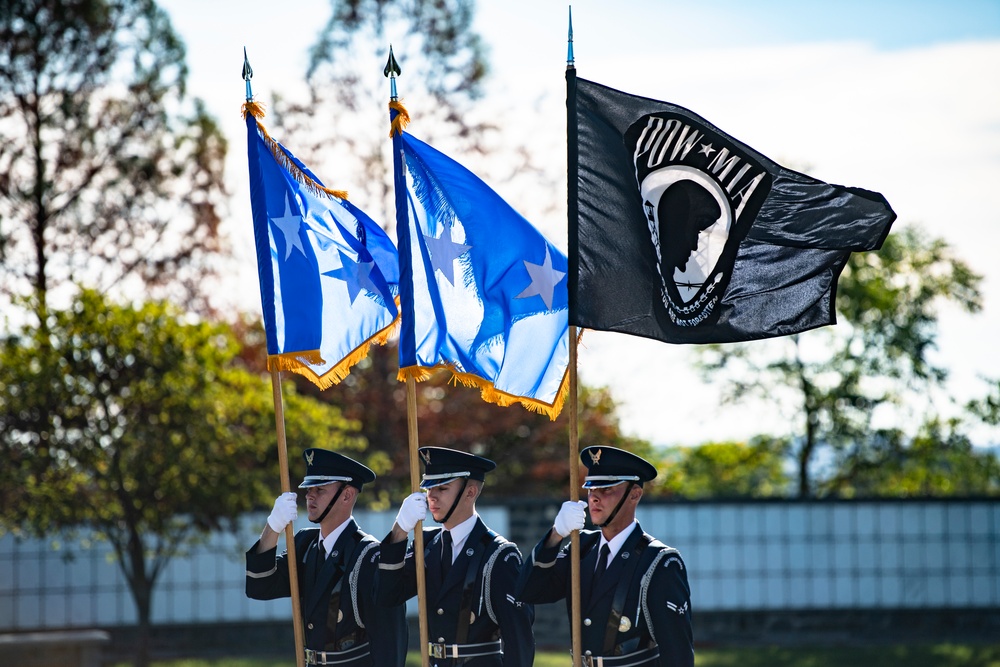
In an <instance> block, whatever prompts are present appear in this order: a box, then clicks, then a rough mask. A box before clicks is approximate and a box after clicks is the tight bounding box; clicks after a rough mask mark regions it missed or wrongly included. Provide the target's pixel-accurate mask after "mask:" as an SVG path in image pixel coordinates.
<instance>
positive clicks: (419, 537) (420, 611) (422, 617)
mask: <svg viewBox="0 0 1000 667" xmlns="http://www.w3.org/2000/svg"><path fill="white" fill-rule="evenodd" d="M406 427H407V428H406V430H407V433H408V435H409V441H410V489H411V491H413V492H416V491H418V490H420V457H419V455H418V453H417V449H418V448H419V447H420V441H419V438H418V437H417V382H416V380H414V379H413V377H412V376H407V377H406ZM413 557H414V559H415V560H414V562H415V563H416V570H417V619H418V621H419V624H420V664H421V665H423V667H429V665H430V656H429V654H428V644H427V641H428V640H427V632H428V628H427V605H426V604H425V601H426V600H427V578H426V574H427V572H426V570H425V569H424V522H423V521H418V522H417V525H416V526H415V527H414V528H413Z"/></svg>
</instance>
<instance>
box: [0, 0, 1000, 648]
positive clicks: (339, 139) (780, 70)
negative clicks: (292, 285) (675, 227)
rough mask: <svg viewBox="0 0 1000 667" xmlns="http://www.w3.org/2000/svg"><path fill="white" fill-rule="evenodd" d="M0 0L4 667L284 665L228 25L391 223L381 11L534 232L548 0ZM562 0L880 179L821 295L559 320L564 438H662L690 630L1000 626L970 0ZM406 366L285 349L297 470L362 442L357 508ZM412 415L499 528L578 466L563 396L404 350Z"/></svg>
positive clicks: (365, 522)
mask: <svg viewBox="0 0 1000 667" xmlns="http://www.w3.org/2000/svg"><path fill="white" fill-rule="evenodd" d="M0 7H2V8H0V139H2V141H0V459H2V460H3V464H2V466H0V647H3V648H6V649H9V650H10V651H14V650H23V651H24V653H23V655H30V656H32V657H31V658H30V659H32V660H39V661H43V660H47V661H48V662H35V663H29V662H17V664H72V663H71V662H69V661H76V662H77V663H78V664H103V663H107V664H114V663H118V662H129V663H131V664H136V665H146V664H150V663H151V662H155V661H160V660H180V659H183V658H196V659H204V660H219V659H221V658H223V657H233V656H238V657H240V658H246V659H248V660H250V659H255V658H261V659H269V657H270V656H284V658H285V661H286V664H287V663H290V662H291V661H290V660H288V657H289V656H291V655H292V643H291V623H290V619H289V617H290V604H285V603H281V602H275V603H261V602H254V601H249V600H246V599H245V598H244V596H243V571H244V568H243V565H242V561H243V555H242V554H243V551H244V550H245V549H246V548H248V547H249V546H250V545H251V544H252V543H253V541H254V539H255V537H256V535H257V534H258V533H259V530H260V528H261V526H262V524H263V520H264V517H265V516H266V511H267V508H268V507H269V506H270V504H271V502H272V500H273V498H274V496H275V495H277V493H278V492H279V491H280V481H279V473H278V454H277V447H276V441H275V435H274V434H275V425H274V408H273V403H272V396H271V391H270V386H269V383H268V373H267V370H266V349H265V345H264V335H263V330H262V328H261V323H260V306H261V304H260V292H259V289H258V283H257V279H256V274H255V272H256V256H255V251H254V244H253V232H252V224H251V216H250V203H249V202H250V199H249V188H248V179H247V171H246V170H247V161H246V157H245V156H246V153H245V146H246V143H245V141H246V140H245V138H244V137H245V126H244V124H243V120H242V118H241V117H240V105H241V104H242V102H243V101H244V97H245V94H244V84H243V81H242V79H241V78H237V76H238V71H239V69H240V68H242V65H243V49H244V48H246V52H247V55H248V57H249V62H250V64H251V65H252V67H253V72H254V77H253V79H252V85H253V92H254V94H255V97H256V99H257V100H259V101H261V102H263V103H264V104H265V106H266V110H267V116H266V117H265V118H264V119H263V121H262V122H263V123H264V124H265V125H266V126H267V128H268V131H269V133H270V134H271V136H273V137H274V138H276V139H277V140H278V141H281V142H282V143H283V144H284V145H286V146H288V147H289V148H290V149H291V150H292V151H294V152H295V153H296V154H297V155H298V156H299V157H300V158H302V159H303V160H304V161H305V162H306V163H307V164H309V165H310V167H311V168H312V170H313V171H314V172H315V173H317V174H318V175H319V176H320V177H321V178H322V179H323V180H324V182H325V183H326V184H327V185H328V186H330V187H333V188H337V189H345V190H347V191H348V192H349V193H350V195H349V196H350V199H351V201H352V202H353V203H354V204H355V205H357V206H358V207H360V208H362V209H363V210H365V211H366V212H367V213H368V214H369V215H370V216H372V217H373V218H374V219H375V220H377V221H379V222H381V223H382V224H383V226H384V227H385V228H386V229H387V231H388V232H389V234H390V236H394V231H393V220H394V209H393V204H392V181H391V167H390V165H391V155H390V146H389V143H388V140H387V134H388V123H387V120H388V118H387V108H386V104H387V100H388V96H389V90H388V82H387V81H386V80H385V79H384V77H383V76H382V68H383V66H384V65H385V61H386V57H387V53H388V46H389V44H390V43H391V44H392V46H393V50H394V53H395V55H396V58H397V60H398V61H399V63H400V66H401V67H402V70H403V74H402V75H401V76H400V77H399V79H398V87H399V93H400V96H401V98H402V100H403V102H404V104H405V105H406V106H407V109H408V110H409V112H410V114H411V117H412V119H413V120H412V123H411V125H410V127H409V131H410V132H411V133H413V134H414V135H416V136H418V137H420V138H421V139H423V140H425V141H427V142H429V143H431V144H433V145H434V146H435V147H437V148H438V149H439V150H442V151H444V152H445V153H447V154H449V155H451V156H453V157H455V158H457V159H459V160H460V161H461V162H463V163H464V164H465V165H466V166H468V167H469V168H470V169H472V170H473V171H474V172H476V173H477V174H478V175H480V176H481V177H482V178H483V179H484V180H486V181H487V182H488V183H490V185H491V186H493V187H494V188H495V189H496V190H497V191H498V192H499V193H500V194H501V195H502V196H503V197H504V198H505V199H507V201H509V202H510V203H511V204H512V205H513V206H514V207H515V208H517V209H518V210H519V211H520V212H521V213H523V214H524V215H525V216H526V217H527V218H528V219H529V220H531V221H532V222H533V223H534V224H535V225H536V226H537V227H538V228H539V229H540V230H541V231H542V232H543V233H544V234H545V235H546V236H547V237H548V238H549V239H550V240H551V241H552V242H553V243H554V244H555V245H556V246H557V247H560V248H562V249H563V250H565V249H566V245H567V241H566V204H565V202H566V195H565V193H566V176H565V174H566V161H565V155H566V140H565V102H564V100H565V84H564V81H563V71H564V69H565V60H566V46H567V44H566V37H567V18H568V17H567V14H568V11H567V6H566V5H565V4H560V3H548V2H547V3H539V2H534V3H528V2H522V1H520V0H516V1H510V2H504V3H487V2H471V1H460V0H436V1H434V2H429V1H427V0H379V1H364V0H356V1H346V0H332V1H330V0H301V1H300V2H296V3H294V5H289V6H277V7H276V6H274V5H273V3H264V2H259V1H248V2H240V3H236V2H229V1H219V2H213V3H201V2H193V1H190V0H168V1H165V2H160V3H155V2H152V1H151V0H73V1H70V0H23V1H9V2H3V3H0ZM572 11H573V27H574V46H575V56H576V66H577V69H578V72H579V75H580V76H581V77H584V78H587V79H590V80H594V81H598V82H600V83H603V84H605V85H608V86H611V87H614V88H618V89H621V90H625V91H627V92H630V93H634V94H639V95H643V96H647V97H651V98H655V99H662V100H668V101H670V102H673V103H676V104H680V105H683V106H685V107H687V108H689V109H691V110H693V111H695V112H696V113H698V114H700V115H701V116H703V117H705V118H706V119H708V120H709V121H710V122H712V123H713V124H715V125H717V126H718V127H720V128H722V129H723V130H724V131H726V132H727V133H729V134H731V135H732V136H734V137H736V138H738V139H740V140H741V141H744V142H745V143H747V144H749V145H750V146H752V147H754V148H755V149H757V150H758V151H760V152H762V153H764V154H765V155H767V156H769V157H770V158H772V159H774V160H777V161H778V162H780V163H782V164H784V165H785V166H787V167H790V168H793V169H796V170H798V171H803V172H805V173H808V174H810V175H812V176H815V177H816V178H819V179H822V180H825V181H829V182H833V183H839V184H843V185H847V186H856V187H863V188H866V189H870V190H875V191H878V192H881V193H882V194H884V195H885V196H886V198H887V199H888V200H889V202H890V203H891V204H892V206H893V208H894V209H895V211H896V212H897V213H898V215H899V219H898V220H897V222H896V223H895V224H894V226H893V233H892V234H891V235H890V236H889V238H888V239H887V241H886V243H885V245H884V247H883V248H882V250H880V251H879V252H872V253H864V254H855V255H853V256H852V257H851V260H850V262H849V264H848V267H847V268H846V269H845V271H844V273H843V275H842V277H841V280H840V284H839V289H838V292H837V311H838V324H837V325H836V326H834V327H826V328H823V329H820V330H816V331H811V332H808V333H804V334H800V335H797V336H792V337H787V338H782V339H775V340H770V341H762V342H755V343H750V344H738V345H725V346H670V345H665V344H661V343H657V342H654V341H648V340H643V339H638V338H633V337H626V336H622V335H616V334H610V333H603V332H591V331H588V332H586V333H585V335H584V338H583V341H582V347H581V350H580V357H579V371H580V378H581V383H582V386H581V389H580V399H579V403H580V405H579V409H580V424H579V427H580V442H581V444H582V445H588V444H606V445H611V446H617V447H623V448H626V449H630V450H632V451H635V452H637V453H639V454H641V455H642V456H644V457H646V458H648V459H649V460H651V461H653V462H655V463H656V464H657V468H658V470H659V472H660V474H659V476H658V477H657V479H656V480H655V481H654V482H653V483H652V484H651V485H650V486H649V488H647V489H646V495H645V496H644V500H643V503H642V505H641V506H640V510H641V512H642V513H641V515H640V517H639V519H640V521H641V523H642V525H643V527H644V529H645V530H646V531H647V532H650V533H652V534H654V535H655V536H656V537H658V538H659V539H661V540H663V541H665V542H667V543H668V544H671V545H672V546H675V547H677V548H678V549H680V551H681V552H682V553H683V554H684V556H685V561H686V562H687V563H688V567H689V570H690V580H691V585H692V598H693V604H694V619H695V620H694V622H695V637H696V642H697V644H698V649H699V650H698V663H699V664H700V665H709V664H727V663H725V660H727V659H738V660H740V661H741V662H742V663H743V664H754V663H753V662H752V660H754V659H757V658H755V656H761V657H760V658H759V659H760V660H761V661H762V662H761V664H763V663H764V662H766V663H767V664H771V665H774V664H833V661H837V662H843V660H845V659H847V660H853V661H854V662H859V661H860V662H862V663H864V662H865V661H869V664H885V663H886V662H887V661H888V662H896V661H902V660H906V661H908V662H911V663H915V664H919V660H922V659H926V660H927V661H928V662H927V664H930V663H931V662H933V663H934V664H938V665H939V664H993V663H991V661H993V662H994V663H995V662H1000V647H998V644H997V640H996V637H998V636H1000V539H998V534H1000V503H998V502H997V498H998V494H1000V460H998V454H1000V449H998V444H1000V354H997V352H996V342H995V341H996V332H997V331H998V330H1000V296H998V295H1000V292H998V281H1000V273H998V271H1000V269H998V268H997V267H998V266H1000V263H998V262H997V261H996V259H995V254H996V252H997V248H998V240H1000V233H998V231H997V230H998V229H1000V215H998V213H997V207H996V205H995V201H994V200H995V195H994V192H995V184H996V182H997V179H998V177H1000V86H998V85H997V83H996V71H997V70H998V67H1000V4H998V3H996V2H995V1H990V0H981V1H976V0H967V1H957V2H949V3H943V2H940V3H939V2H916V3H915V2H892V1H888V0H886V1H884V2H875V3H872V2H856V1H854V0H849V1H846V2H840V3H836V4H833V3H829V4H827V3H823V4H820V3H793V2H787V1H784V0H764V1H762V2H757V3H752V4H748V3H738V2H730V1H729V0H713V1H711V2H702V3H685V2H653V1H647V2H640V1H628V2H621V3H615V5H614V6H613V7H612V5H610V4H609V3H602V2H598V1H597V0H586V1H581V2H577V3H574V5H573V10H572ZM397 370H398V361H397V354H396V348H395V344H394V342H392V341H390V344H389V345H388V346H385V347H375V348H373V349H372V352H371V354H370V355H369V357H368V359H366V360H365V361H363V362H362V363H361V364H359V365H358V366H357V367H355V369H354V370H353V371H352V372H351V374H350V375H349V376H348V378H347V379H346V380H345V381H344V382H342V383H341V384H339V385H336V386H334V387H332V388H330V389H328V390H325V391H322V392H321V391H319V390H318V389H317V388H316V387H315V386H314V385H312V384H310V383H308V382H306V381H304V380H302V378H300V377H298V376H292V375H290V374H286V376H285V377H284V387H283V392H284V400H285V406H284V411H285V423H286V430H287V433H288V448H289V455H290V462H291V466H290V467H291V471H290V472H291V478H292V479H291V481H292V482H293V486H294V485H296V484H297V483H298V479H299V477H300V476H301V472H302V464H301V452H302V450H303V449H306V448H308V447H312V446H321V447H328V448H331V449H337V450H341V451H345V452H346V453H349V454H350V455H352V456H355V457H358V458H359V459H360V460H363V461H365V462H366V463H367V464H368V465H369V466H370V467H371V468H373V469H374V470H375V471H376V472H377V474H378V480H377V481H376V483H375V484H373V485H372V486H371V487H370V488H366V490H365V493H364V494H363V496H362V501H363V502H364V503H365V507H364V509H363V510H359V513H358V518H359V522H360V523H361V525H362V527H363V528H364V529H365V530H367V531H368V532H371V533H372V534H375V535H376V536H379V537H381V535H383V534H384V533H385V532H387V531H388V527H389V526H390V525H391V522H392V517H393V516H394V513H395V506H396V504H397V503H398V502H399V501H400V500H401V499H402V497H403V496H404V495H405V494H406V492H407V491H408V489H409V467H408V453H407V449H406V443H407V432H406V408H405V391H404V389H403V386H402V385H401V384H399V383H397V381H396V372H397ZM418 413H419V428H420V442H421V444H422V445H436V446H445V447H456V448H460V449H465V450H469V451H473V452H475V453H477V454H480V455H483V456H487V457H489V458H492V459H494V460H496V461H497V462H498V464H499V467H498V470H497V472H496V473H495V474H494V475H493V476H492V477H491V480H490V483H489V484H488V486H487V488H486V491H485V494H484V501H485V503H486V506H485V507H484V508H483V514H484V518H486V517H487V515H488V517H489V518H488V521H487V522H488V523H490V524H491V525H492V526H493V527H494V528H495V529H497V530H498V531H499V532H501V533H502V534H505V535H507V536H508V537H509V538H511V539H513V540H515V541H516V542H517V543H518V544H519V546H520V548H521V550H522V552H524V551H526V550H528V549H530V548H531V547H532V546H533V545H534V543H535V541H536V540H537V539H539V538H540V537H541V536H542V534H543V533H544V532H545V530H546V528H547V526H548V525H549V522H551V519H552V517H553V516H554V514H555V511H556V509H557V507H558V503H559V502H561V500H563V499H565V498H566V497H567V496H568V494H569V489H568V482H569V456H568V451H567V443H568V426H567V415H566V414H565V413H564V414H563V415H561V416H560V417H559V418H558V419H557V420H555V421H549V420H548V418H547V417H544V416H541V415H537V414H533V413H530V412H527V411H525V410H523V409H522V408H520V407H517V406H514V407H510V408H499V407H496V406H493V405H490V404H487V403H485V402H483V401H482V400H480V398H479V396H478V393H477V392H476V391H475V390H472V389H467V388H463V387H454V386H452V385H450V384H448V382H447V381H446V379H445V378H444V377H435V378H432V379H431V380H429V381H427V382H423V383H420V384H419V385H418ZM300 523H302V524H304V523H305V522H301V521H300ZM566 626H567V624H566V620H565V610H564V608H563V607H562V606H561V605H551V606H549V607H548V608H544V609H541V608H540V610H539V614H538V621H537V623H536V638H537V639H538V641H539V646H540V648H545V649H550V650H551V651H553V652H554V653H555V654H557V655H560V656H564V654H565V650H566V647H567V646H568V639H567V638H566V637H567V634H566V633H567V627H566ZM413 635H415V632H413V633H411V636H413ZM543 637H544V638H545V639H544V640H542V639H541V638H543ZM917 645H919V646H923V647H925V648H924V649H922V652H921V653H920V654H919V655H917V654H913V653H899V651H901V650H903V649H901V648H900V647H903V646H909V647H913V646H917ZM942 646H945V647H949V648H941V647H942ZM39 647H45V648H46V651H39V650H38V648H39ZM63 649H65V651H68V653H56V654H52V651H53V650H63ZM844 649H856V650H859V651H869V650H871V651H876V650H877V651H881V652H880V653H860V654H849V655H847V656H846V657H845V654H843V653H841V652H839V651H842V650H844ZM2 650H3V649H2V648H0V651H2ZM907 650H913V649H912V648H911V649H907ZM70 653H72V654H73V655H74V656H75V657H67V656H69V655H70ZM6 655H15V654H14V653H6ZM16 655H22V653H18V654H16ZM734 656H735V657H734ZM817 656H818V657H817ZM859 656H860V657H859ZM28 659H29V658H24V660H28ZM561 659H562V660H563V661H564V662H565V661H566V660H565V658H564V657H562V658H561ZM18 660H20V658H18ZM87 660H90V661H92V662H89V663H87V662H86V661H87ZM712 660H717V661H721V662H711V661H712ZM782 660H784V662H782ZM815 660H828V661H830V662H828V663H817V662H814V661H815ZM810 661H813V662H810ZM12 664H14V663H12ZM241 664H242V663H241ZM247 664H249V663H247ZM560 664H561V663H560Z"/></svg>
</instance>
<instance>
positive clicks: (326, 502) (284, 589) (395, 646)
mask: <svg viewBox="0 0 1000 667" xmlns="http://www.w3.org/2000/svg"><path fill="white" fill-rule="evenodd" d="M303 458H304V459H305V461H306V474H305V477H304V478H303V480H302V483H301V484H300V485H299V488H300V489H305V496H306V506H307V508H308V513H309V520H310V521H311V522H313V523H315V524H318V528H307V529H304V530H300V531H298V532H297V533H296V534H295V553H296V554H297V556H296V557H297V559H298V568H297V572H298V582H299V591H300V595H301V598H302V615H303V617H304V620H305V654H306V656H305V657H306V660H305V662H306V664H309V665H338V667H402V665H403V663H404V661H405V659H406V642H407V631H406V616H405V608H404V607H403V605H402V604H398V605H394V606H391V607H389V608H386V607H381V606H379V605H377V604H376V602H375V599H374V580H375V576H376V573H377V571H378V558H379V543H378V541H377V540H376V539H375V538H374V537H372V536H371V535H368V534H367V533H365V532H364V531H362V530H361V528H360V527H359V526H358V523H357V522H356V521H355V520H354V517H353V516H352V512H353V509H354V505H355V502H356V501H357V499H358V495H359V494H360V493H361V490H362V487H363V486H364V485H365V484H368V483H370V482H373V481H375V473H374V472H372V471H371V470H370V469H369V468H368V467H367V466H365V465H362V464H361V463H358V462H357V461H355V460H353V459H351V458H349V457H347V456H344V455H343V454H339V453H337V452H332V451H329V450H326V449H307V450H306V451H305V452H304V453H303ZM297 512H298V510H297V507H296V496H295V494H294V493H291V492H290V493H283V494H281V495H280V496H278V498H277V499H276V500H275V501H274V508H273V509H272V511H271V514H270V515H269V516H268V518H267V525H265V526H264V530H263V532H262V533H261V535H260V539H259V540H258V541H257V542H256V543H255V544H254V545H253V546H252V547H250V550H249V551H247V554H246V561H247V573H246V593H247V597H250V598H253V599H255V600H273V599H275V598H282V597H288V596H289V595H291V588H290V584H289V576H290V574H289V571H290V568H289V560H288V554H280V555H278V553H277V545H278V535H279V534H280V533H281V532H282V531H283V530H284V529H285V526H287V525H288V524H289V523H290V522H291V521H292V520H293V519H294V518H295V516H296V514H297Z"/></svg>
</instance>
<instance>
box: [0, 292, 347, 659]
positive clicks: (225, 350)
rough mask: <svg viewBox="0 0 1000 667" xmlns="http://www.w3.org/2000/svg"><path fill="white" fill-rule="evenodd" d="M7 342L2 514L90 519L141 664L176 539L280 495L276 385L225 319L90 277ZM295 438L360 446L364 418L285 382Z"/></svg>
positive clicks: (33, 526) (1, 402) (40, 523)
mask: <svg viewBox="0 0 1000 667" xmlns="http://www.w3.org/2000/svg"><path fill="white" fill-rule="evenodd" d="M46 324H47V327H46V329H47V332H46V333H43V332H42V330H41V329H40V328H31V327H27V326H26V327H23V328H21V329H20V330H19V331H18V332H17V333H13V334H10V335H8V336H7V337H5V338H4V339H3V341H2V345H0V459H2V460H3V461H4V465H3V473H2V477H0V501H2V502H0V525H3V526H6V527H7V528H9V529H15V530H21V531H26V532H29V533H31V534H37V535H47V534H51V533H52V532H55V531H60V530H70V529H73V528H76V527H85V528H89V529H93V530H95V531H97V532H98V534H99V535H102V536H103V537H104V538H106V539H107V540H108V541H109V542H110V543H111V545H112V547H113V549H114V551H115V553H116V554H117V556H118V562H119V565H120V567H121V570H122V572H123V574H124V575H125V578H126V580H127V581H128V584H129V589H130V591H131V593H132V596H133V599H134V601H135V605H136V611H137V616H138V626H139V636H140V641H139V646H138V648H137V655H136V664H137V665H145V664H147V663H148V659H149V654H148V637H149V627H150V608H151V607H150V605H151V596H152V592H153V589H154V586H155V585H156V582H157V577H158V576H159V575H160V573H161V572H162V571H163V569H164V567H165V566H166V564H167V563H168V561H169V560H170V558H171V557H173V556H174V555H175V554H177V553H178V551H179V550H181V549H183V548H184V546H185V544H186V543H188V542H190V541H191V540H193V539H196V538H197V537H198V536H199V535H202V534H204V533H207V532H208V531H211V530H216V529H219V528H225V527H228V526H230V525H231V522H232V521H233V520H234V519H235V518H236V517H238V516H239V514H240V513H242V512H246V511H248V510H251V509H256V508H258V507H260V506H262V505H264V503H270V500H271V499H272V498H273V497H274V496H275V495H276V494H277V488H278V487H279V484H278V474H277V450H276V448H275V446H274V432H275V430H274V417H273V408H272V399H271V390H270V385H269V383H268V382H266V381H265V380H264V379H262V378H261V377H260V376H259V375H255V374H253V373H250V372H248V371H247V370H246V369H244V368H242V367H240V365H239V364H237V363H234V360H235V359H236V356H235V355H236V352H237V349H238V345H237V343H236V340H235V339H234V337H233V335H232V334H231V333H230V331H229V330H228V329H227V328H226V327H224V326H221V325H218V324H210V323H207V322H195V321H192V320H191V319H190V318H187V317H184V316H182V315H181V314H180V313H179V312H178V311H177V309H176V308H173V307H171V306H168V305H166V304H164V303H162V302H158V303H148V304H146V305H143V306H140V307H131V306H119V305H114V304H112V303H110V302H108V301H107V300H106V299H105V298H104V297H103V296H102V295H100V294H98V293H97V292H95V291H91V290H83V291H82V292H81V294H80V295H79V298H78V299H77V300H76V301H75V302H74V304H73V307H72V308H70V309H67V310H64V311H57V310H54V309H53V310H51V311H50V313H49V315H48V321H47V322H46ZM284 394H285V402H286V410H287V412H286V430H287V436H288V440H289V442H290V443H292V445H293V448H294V451H295V452H299V451H301V448H305V447H309V446H323V447H332V448H336V449H340V450H346V451H361V450H362V449H363V446H364V440H363V438H361V437H360V436H359V434H358V432H357V428H358V425H357V424H356V423H353V422H350V421H348V420H346V419H344V417H343V416H342V415H341V413H340V411H339V410H337V409H336V408H333V407H331V406H328V405H323V404H321V403H318V402H316V401H313V400H311V399H308V398H305V397H302V396H300V395H298V394H297V393H296V392H295V391H294V388H293V386H292V385H291V384H289V385H287V386H286V388H285V392H284Z"/></svg>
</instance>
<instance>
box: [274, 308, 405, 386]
mask: <svg viewBox="0 0 1000 667" xmlns="http://www.w3.org/2000/svg"><path fill="white" fill-rule="evenodd" d="M398 328H399V315H396V319H394V320H393V321H392V323H391V324H389V326H387V327H385V328H384V329H382V330H380V331H378V332H377V333H375V334H374V335H372V336H371V337H370V338H368V340H366V341H365V342H363V343H361V345H358V346H357V347H356V348H354V349H353V350H351V352H350V354H348V355H347V356H346V357H344V358H343V359H341V360H340V361H339V362H337V364H335V365H334V367H333V368H331V369H330V370H328V371H327V372H325V373H323V375H318V374H317V373H316V371H314V370H313V369H312V366H311V364H321V363H323V359H322V358H320V355H319V350H310V351H308V352H291V353H287V354H272V355H269V356H268V357H267V370H269V371H271V370H279V371H290V372H292V373H298V374H299V375H301V376H303V377H305V378H306V379H307V380H309V381H310V382H312V383H313V384H314V385H316V386H317V387H319V388H320V389H321V390H323V389H329V388H330V387H332V386H333V385H335V384H340V383H341V382H342V381H343V380H344V379H345V378H346V377H347V376H348V375H350V374H351V368H353V367H354V365H355V364H357V363H358V362H359V361H361V360H362V359H364V358H365V357H367V356H368V352H369V351H370V349H371V346H372V344H376V345H385V344H386V343H387V342H388V341H389V338H391V337H392V334H393V333H395V331H396V329H398Z"/></svg>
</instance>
